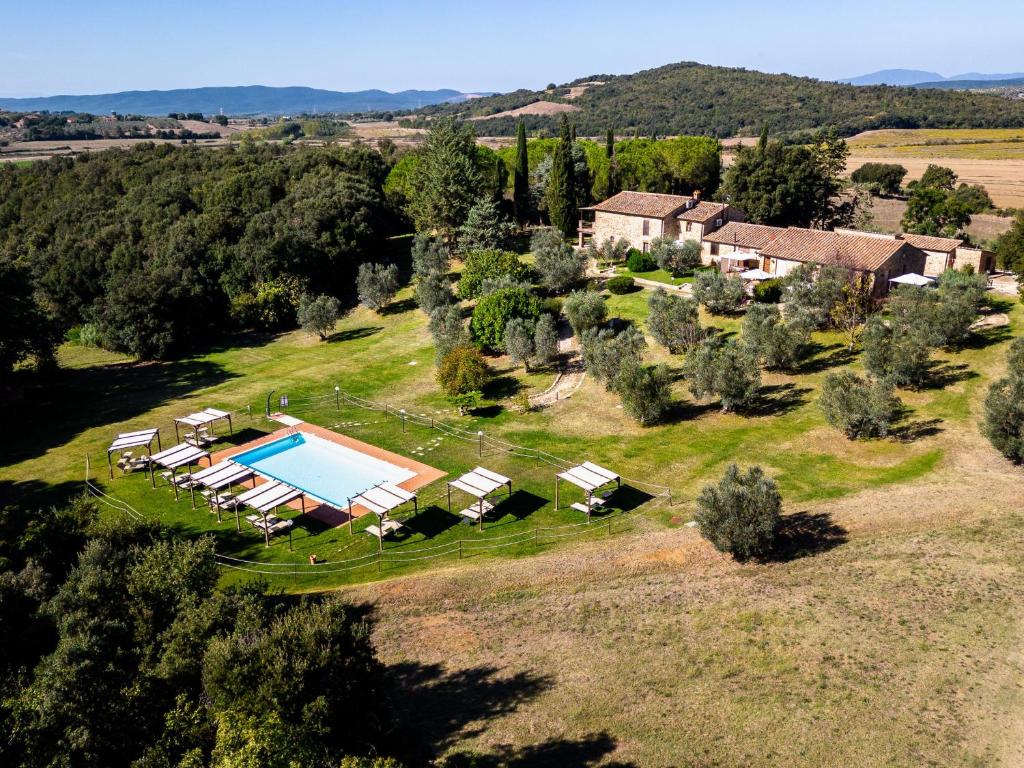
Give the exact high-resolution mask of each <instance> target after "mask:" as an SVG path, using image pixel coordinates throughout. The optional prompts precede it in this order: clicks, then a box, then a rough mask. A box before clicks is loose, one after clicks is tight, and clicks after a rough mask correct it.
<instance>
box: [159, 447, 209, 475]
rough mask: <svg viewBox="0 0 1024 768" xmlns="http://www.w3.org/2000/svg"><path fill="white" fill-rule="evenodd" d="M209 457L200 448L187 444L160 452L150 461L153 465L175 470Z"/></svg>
mask: <svg viewBox="0 0 1024 768" xmlns="http://www.w3.org/2000/svg"><path fill="white" fill-rule="evenodd" d="M209 456H210V454H209V453H207V452H206V451H204V450H202V449H201V448H196V447H195V446H194V445H191V444H189V443H181V444H179V445H176V446H174V447H173V448H168V449H167V450H165V451H160V453H154V454H153V456H152V459H153V462H154V463H156V464H159V465H160V466H161V467H167V469H177V468H178V467H183V466H185V465H186V464H195V463H197V462H198V461H199V460H200V459H205V458H209Z"/></svg>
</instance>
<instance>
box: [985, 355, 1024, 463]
mask: <svg viewBox="0 0 1024 768" xmlns="http://www.w3.org/2000/svg"><path fill="white" fill-rule="evenodd" d="M1007 362H1008V364H1009V366H1008V370H1007V375H1006V376H1005V377H1004V378H1002V379H999V380H998V381H996V382H993V384H992V386H991V387H989V390H988V394H987V395H986V396H985V420H984V422H983V423H982V432H983V433H984V434H985V436H986V437H987V438H988V439H989V442H991V443H992V445H993V446H994V447H995V449H996V450H997V451H999V452H1000V453H1001V454H1003V455H1004V456H1005V457H1006V458H1008V459H1010V460H1011V461H1014V462H1016V463H1018V464H1020V463H1022V462H1024V338H1017V339H1014V340H1013V344H1011V345H1010V351H1009V352H1008V353H1007Z"/></svg>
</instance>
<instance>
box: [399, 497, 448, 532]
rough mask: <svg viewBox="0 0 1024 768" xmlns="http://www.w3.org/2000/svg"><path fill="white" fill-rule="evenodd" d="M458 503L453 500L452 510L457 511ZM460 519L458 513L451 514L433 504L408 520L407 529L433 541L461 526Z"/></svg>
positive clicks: (406, 522)
mask: <svg viewBox="0 0 1024 768" xmlns="http://www.w3.org/2000/svg"><path fill="white" fill-rule="evenodd" d="M456 503H457V502H456V501H455V499H452V509H455V504H456ZM460 519H461V518H460V517H459V515H458V513H457V512H451V513H449V512H448V510H447V509H445V508H443V507H440V506H438V505H436V504H431V505H430V506H429V507H427V508H425V509H421V510H420V513H419V514H418V515H413V516H412V517H411V518H409V519H408V520H406V521H405V527H406V528H408V529H409V530H411V531H412V532H413V533H418V534H420V535H421V536H425V537H426V538H428V539H432V538H434V537H435V536H440V535H441V534H442V533H444V532H445V531H447V530H450V529H451V528H454V527H455V526H456V525H458V524H459V520H460Z"/></svg>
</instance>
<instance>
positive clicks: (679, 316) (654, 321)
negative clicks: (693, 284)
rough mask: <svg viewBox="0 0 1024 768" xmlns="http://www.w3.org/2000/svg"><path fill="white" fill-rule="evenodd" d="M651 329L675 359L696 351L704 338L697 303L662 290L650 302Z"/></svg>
mask: <svg viewBox="0 0 1024 768" xmlns="http://www.w3.org/2000/svg"><path fill="white" fill-rule="evenodd" d="M647 307H648V314H647V328H648V329H649V330H650V332H651V336H653V337H654V340H655V341H657V342H658V343H659V344H661V345H662V346H664V347H665V348H666V349H668V351H669V352H671V353H672V354H674V355H678V354H681V353H683V352H685V351H687V350H688V349H692V348H693V347H695V346H696V345H697V344H699V343H700V341H701V339H702V338H703V337H704V330H703V329H702V328H701V327H700V316H699V313H698V311H697V302H696V301H694V300H693V299H691V298H689V297H686V296H679V295H677V294H669V293H667V292H666V291H665V290H664V289H662V288H658V289H657V290H656V291H654V292H653V293H651V295H650V297H649V298H648V299H647Z"/></svg>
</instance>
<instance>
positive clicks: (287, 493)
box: [236, 480, 306, 549]
mask: <svg viewBox="0 0 1024 768" xmlns="http://www.w3.org/2000/svg"><path fill="white" fill-rule="evenodd" d="M295 499H301V500H302V514H306V493H305V491H302V490H300V489H298V488H293V487H292V486H290V485H287V484H285V483H282V482H279V481H277V480H271V481H270V482H267V483H264V484H263V485H258V486H256V487H255V488H253V489H252V490H250V491H246V492H245V493H243V494H240V495H239V496H238V499H237V501H238V503H239V504H244V505H245V506H247V507H249V508H250V509H254V510H256V511H257V512H258V513H259V514H260V515H262V516H263V519H262V520H260V519H259V515H248V516H247V517H246V518H245V519H246V520H248V521H249V522H250V523H252V524H253V526H255V527H256V528H261V529H262V530H263V536H264V538H265V539H266V540H267V546H268V547H269V546H270V534H272V533H281V532H282V531H288V548H289V549H291V546H292V521H291V520H278V519H277V518H273V519H274V522H270V520H269V519H268V517H269V516H268V513H269V512H272V511H273V510H275V509H277V508H278V507H280V506H282V505H284V504H287V503H289V502H291V501H295ZM236 510H237V507H236ZM236 516H237V515H236Z"/></svg>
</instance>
